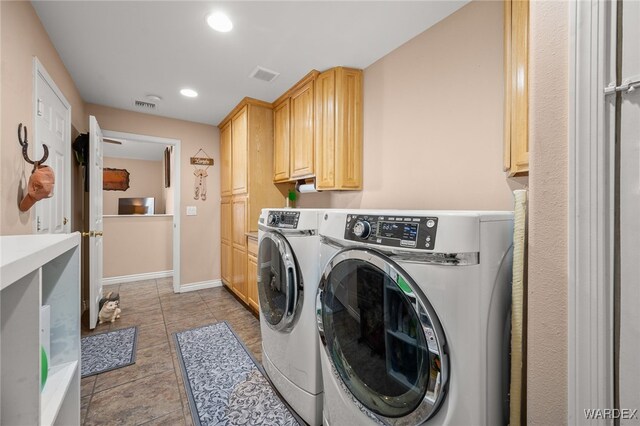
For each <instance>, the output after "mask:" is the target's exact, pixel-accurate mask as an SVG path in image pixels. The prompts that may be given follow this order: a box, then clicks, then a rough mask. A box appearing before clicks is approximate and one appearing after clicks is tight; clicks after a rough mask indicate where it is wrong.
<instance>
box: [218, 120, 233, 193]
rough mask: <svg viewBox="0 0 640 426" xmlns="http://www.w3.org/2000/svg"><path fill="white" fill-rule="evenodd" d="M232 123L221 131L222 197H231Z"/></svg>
mask: <svg viewBox="0 0 640 426" xmlns="http://www.w3.org/2000/svg"><path fill="white" fill-rule="evenodd" d="M231 179H232V177H231V123H227V125H226V126H224V127H223V128H222V129H220V195H222V196H223V197H226V196H229V195H231V193H232V188H231Z"/></svg>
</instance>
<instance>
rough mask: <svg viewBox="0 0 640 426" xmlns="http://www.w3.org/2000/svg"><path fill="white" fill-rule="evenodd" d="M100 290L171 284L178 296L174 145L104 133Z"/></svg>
mask: <svg viewBox="0 0 640 426" xmlns="http://www.w3.org/2000/svg"><path fill="white" fill-rule="evenodd" d="M102 134H103V150H104V151H103V152H104V156H103V165H104V179H103V184H104V187H103V192H102V194H103V210H104V211H103V221H104V228H105V231H104V237H103V238H104V273H103V280H102V283H103V285H108V284H113V283H123V282H136V281H143V280H148V279H158V278H169V277H172V278H173V291H174V292H175V293H178V292H179V291H180V141H179V140H177V139H169V138H161V137H156V136H148V135H139V134H133V133H123V132H115V131H110V130H104V131H103V132H102Z"/></svg>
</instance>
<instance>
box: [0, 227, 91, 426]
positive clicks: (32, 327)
mask: <svg viewBox="0 0 640 426" xmlns="http://www.w3.org/2000/svg"><path fill="white" fill-rule="evenodd" d="M0 280H1V283H2V285H1V286H0V328H1V330H0V392H1V393H2V399H1V401H0V402H1V406H0V424H3V425H4V424H7V425H53V424H60V425H74V424H79V423H80V368H79V365H80V234H79V233H77V232H76V233H74V234H49V235H19V236H1V237H0ZM43 305H47V306H49V316H48V319H47V320H43V321H46V322H45V323H43V324H41V323H40V321H41V317H40V310H41V307H42V306H43ZM45 324H48V326H47V325H45ZM41 327H43V329H46V330H48V331H49V335H50V339H49V346H48V348H47V350H48V353H47V358H48V361H49V366H50V367H49V371H48V373H47V381H46V383H45V386H44V388H43V389H42V392H41V390H40V383H41V377H40V374H41V373H40V371H41V360H40V353H41V349H40V347H41V344H42V342H41Z"/></svg>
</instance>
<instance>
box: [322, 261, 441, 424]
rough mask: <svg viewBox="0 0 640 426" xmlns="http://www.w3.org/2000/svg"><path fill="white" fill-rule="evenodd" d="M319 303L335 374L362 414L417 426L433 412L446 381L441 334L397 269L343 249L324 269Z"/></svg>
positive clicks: (410, 283)
mask: <svg viewBox="0 0 640 426" xmlns="http://www.w3.org/2000/svg"><path fill="white" fill-rule="evenodd" d="M316 305H317V306H316V313H317V320H318V321H317V322H318V330H319V333H320V337H321V340H322V342H323V344H324V346H325V350H326V353H327V355H328V357H329V360H330V362H331V364H332V365H333V367H335V368H332V371H333V373H334V375H336V376H337V379H338V382H339V383H342V384H343V385H344V386H343V388H344V387H346V390H348V393H350V394H351V396H352V397H353V398H355V400H357V402H359V404H358V403H356V404H355V405H356V406H358V407H359V408H360V410H361V411H363V412H364V413H365V414H366V415H368V416H370V417H371V416H375V417H376V418H378V419H379V420H381V421H382V422H383V423H387V424H395V423H402V424H421V423H422V422H424V421H426V420H428V419H429V418H430V417H431V416H433V415H434V414H435V413H436V411H437V410H438V408H439V406H440V405H441V404H442V402H443V400H444V396H445V393H444V391H445V389H446V384H447V378H448V358H447V356H446V354H445V353H444V347H445V338H444V333H443V331H442V327H441V325H440V322H439V321H438V318H437V317H436V315H435V311H434V310H433V308H432V306H431V304H430V303H429V301H428V300H427V298H426V297H425V295H424V293H423V292H422V291H421V290H420V288H419V287H418V286H417V284H416V283H415V281H414V280H413V279H411V277H409V275H408V274H407V273H406V272H405V271H404V270H403V269H402V268H401V267H400V266H398V265H397V264H396V263H395V262H393V261H392V260H391V259H390V258H388V257H387V256H385V255H384V254H381V253H379V252H377V251H374V250H368V249H358V248H348V249H344V250H341V251H340V252H338V253H337V254H336V255H335V256H334V257H333V258H332V259H331V260H330V261H329V263H328V265H327V266H326V268H325V270H324V272H323V274H322V278H321V280H320V286H319V289H318V294H317V300H316ZM354 402H355V401H354Z"/></svg>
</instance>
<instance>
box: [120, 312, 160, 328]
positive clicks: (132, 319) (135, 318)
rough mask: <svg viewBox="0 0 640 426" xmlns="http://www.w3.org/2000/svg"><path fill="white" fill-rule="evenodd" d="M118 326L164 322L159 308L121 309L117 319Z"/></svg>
mask: <svg viewBox="0 0 640 426" xmlns="http://www.w3.org/2000/svg"><path fill="white" fill-rule="evenodd" d="M116 322H117V323H118V325H117V327H118V328H124V327H128V326H133V325H148V324H161V323H163V322H164V318H163V316H162V311H161V310H160V309H157V310H154V311H150V312H137V313H136V312H133V313H130V312H127V311H126V310H123V311H122V314H120V319H117V320H116Z"/></svg>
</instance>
